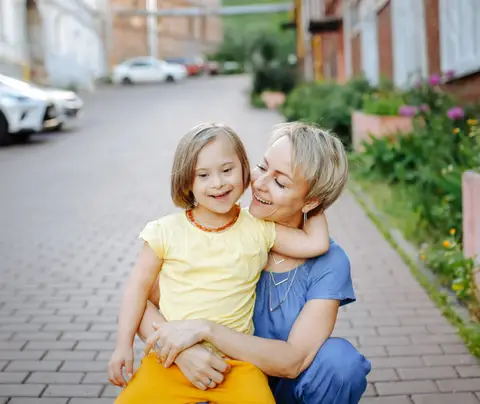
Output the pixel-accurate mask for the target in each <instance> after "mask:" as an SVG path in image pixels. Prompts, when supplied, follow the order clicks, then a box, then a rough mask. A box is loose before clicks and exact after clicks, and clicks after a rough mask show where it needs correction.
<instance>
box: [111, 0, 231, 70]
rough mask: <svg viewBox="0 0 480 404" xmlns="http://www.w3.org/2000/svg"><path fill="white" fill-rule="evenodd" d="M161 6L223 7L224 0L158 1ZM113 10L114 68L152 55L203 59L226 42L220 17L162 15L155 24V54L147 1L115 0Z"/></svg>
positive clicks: (168, 7)
mask: <svg viewBox="0 0 480 404" xmlns="http://www.w3.org/2000/svg"><path fill="white" fill-rule="evenodd" d="M157 6H158V10H165V9H172V8H173V9H181V8H189V7H199V6H201V7H208V8H219V7H221V0H203V1H188V0H162V1H160V0H157ZM111 8H112V13H113V14H112V15H113V17H112V35H111V48H110V65H115V64H117V63H119V62H121V61H123V60H125V59H128V58H132V57H137V56H146V55H149V54H154V55H155V56H157V57H159V58H167V57H196V56H202V55H204V54H206V53H209V52H211V51H213V50H215V49H216V47H217V46H218V45H219V44H220V43H221V41H222V40H223V27H222V21H221V17H220V16H218V15H208V16H162V17H157V18H156V21H155V26H156V32H157V36H156V39H155V41H154V43H156V49H155V50H153V52H151V49H150V46H149V43H151V41H150V40H149V35H150V34H149V25H148V24H149V23H148V17H147V16H146V15H145V10H146V9H147V0H111ZM122 10H123V11H122ZM120 11H122V12H120Z"/></svg>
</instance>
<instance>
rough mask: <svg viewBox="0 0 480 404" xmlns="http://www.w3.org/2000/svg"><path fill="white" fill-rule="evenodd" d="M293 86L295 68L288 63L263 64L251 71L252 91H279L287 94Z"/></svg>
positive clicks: (259, 92) (258, 92)
mask: <svg viewBox="0 0 480 404" xmlns="http://www.w3.org/2000/svg"><path fill="white" fill-rule="evenodd" d="M294 87H295V70H294V69H293V68H292V67H291V66H288V65H285V64H283V65H279V66H265V67H260V68H256V69H255V70H254V71H253V84H252V93H253V94H256V95H260V94H262V93H263V92H264V91H280V92H282V93H285V94H288V93H289V92H290V91H292V89H293V88H294Z"/></svg>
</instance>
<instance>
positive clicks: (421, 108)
mask: <svg viewBox="0 0 480 404" xmlns="http://www.w3.org/2000/svg"><path fill="white" fill-rule="evenodd" d="M418 109H419V110H420V111H422V112H429V111H430V107H429V106H428V105H427V104H422V105H420V106H419V107H418Z"/></svg>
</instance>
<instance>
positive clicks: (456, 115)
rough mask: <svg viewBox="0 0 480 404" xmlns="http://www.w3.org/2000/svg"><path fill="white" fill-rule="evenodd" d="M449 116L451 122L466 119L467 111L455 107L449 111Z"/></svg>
mask: <svg viewBox="0 0 480 404" xmlns="http://www.w3.org/2000/svg"><path fill="white" fill-rule="evenodd" d="M447 116H448V117H449V118H450V119H451V120H457V119H463V118H465V111H464V110H463V108H462V107H453V108H450V109H449V110H448V111H447Z"/></svg>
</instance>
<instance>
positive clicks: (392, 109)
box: [363, 91, 405, 115]
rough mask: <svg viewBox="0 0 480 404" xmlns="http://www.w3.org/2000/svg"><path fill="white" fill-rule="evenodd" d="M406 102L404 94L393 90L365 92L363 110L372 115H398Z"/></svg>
mask: <svg viewBox="0 0 480 404" xmlns="http://www.w3.org/2000/svg"><path fill="white" fill-rule="evenodd" d="M404 104H405V100H404V98H403V96H402V94H400V93H398V92H395V91H392V92H386V93H378V92H375V93H373V94H365V97H364V102H363V111H364V112H365V113H367V114H371V115H398V112H399V110H400V107H401V106H402V105H404Z"/></svg>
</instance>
